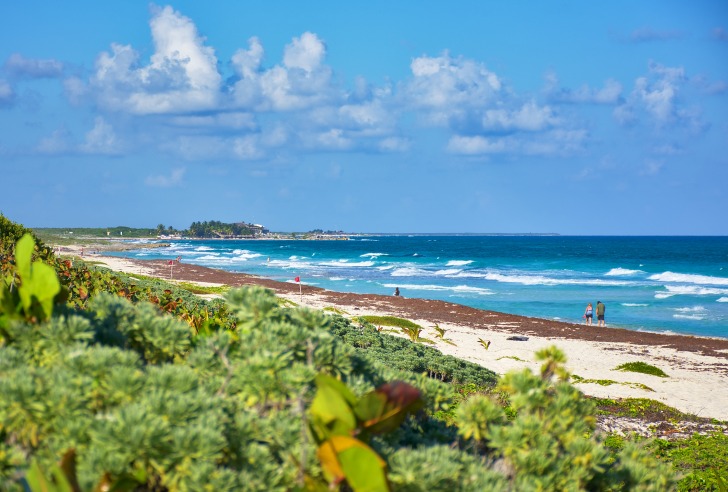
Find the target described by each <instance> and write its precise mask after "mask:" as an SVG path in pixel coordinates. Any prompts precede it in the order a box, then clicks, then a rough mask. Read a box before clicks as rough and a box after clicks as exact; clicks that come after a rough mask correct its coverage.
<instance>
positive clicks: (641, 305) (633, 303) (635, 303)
mask: <svg viewBox="0 0 728 492" xmlns="http://www.w3.org/2000/svg"><path fill="white" fill-rule="evenodd" d="M622 306H626V307H645V306H649V304H641V303H638V302H623V303H622Z"/></svg>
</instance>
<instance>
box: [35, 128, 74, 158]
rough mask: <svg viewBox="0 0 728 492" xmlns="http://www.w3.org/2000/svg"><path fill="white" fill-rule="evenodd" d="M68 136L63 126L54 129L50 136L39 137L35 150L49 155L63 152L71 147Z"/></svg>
mask: <svg viewBox="0 0 728 492" xmlns="http://www.w3.org/2000/svg"><path fill="white" fill-rule="evenodd" d="M70 137H71V136H70V134H69V132H68V131H67V130H66V129H64V128H61V129H58V130H54V131H53V133H51V135H50V136H48V137H45V138H42V139H41V141H40V142H39V143H38V146H37V147H36V151H37V152H39V153H41V154H50V155H57V154H65V153H66V152H69V151H70V150H71V148H72V146H71V143H70Z"/></svg>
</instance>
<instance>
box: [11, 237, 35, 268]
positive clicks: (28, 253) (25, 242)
mask: <svg viewBox="0 0 728 492" xmlns="http://www.w3.org/2000/svg"><path fill="white" fill-rule="evenodd" d="M33 249H35V241H34V240H33V236H31V235H30V234H25V235H24V236H23V237H21V238H20V239H19V240H18V243H17V244H16V245H15V269H16V270H17V272H18V275H20V278H24V277H30V260H31V257H32V255H33Z"/></svg>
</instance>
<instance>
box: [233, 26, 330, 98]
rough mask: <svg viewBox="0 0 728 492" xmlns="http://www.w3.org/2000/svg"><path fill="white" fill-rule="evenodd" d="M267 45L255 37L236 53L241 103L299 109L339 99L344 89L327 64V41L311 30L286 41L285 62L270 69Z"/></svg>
mask: <svg viewBox="0 0 728 492" xmlns="http://www.w3.org/2000/svg"><path fill="white" fill-rule="evenodd" d="M263 53H264V51H263V47H262V45H261V44H260V41H259V40H258V39H257V38H255V37H253V38H250V39H249V40H248V49H241V50H238V51H237V52H236V53H235V55H234V56H233V59H232V62H233V68H234V69H235V71H236V73H237V75H238V77H239V80H238V81H237V82H236V83H235V84H234V86H233V96H234V99H235V101H236V103H237V105H238V106H240V107H244V108H251V109H256V110H259V111H295V110H303V109H307V108H312V107H315V106H320V105H322V104H327V103H335V102H337V101H341V100H342V99H343V96H344V93H343V90H342V89H341V88H340V87H338V86H336V85H335V84H334V83H333V81H332V74H333V71H332V70H331V68H330V67H328V66H327V65H325V64H324V63H323V62H324V58H325V57H326V45H325V44H324V42H323V41H322V40H321V39H319V37H318V36H317V35H316V34H314V33H311V32H305V33H303V34H302V35H301V36H300V37H298V38H293V40H292V41H291V42H290V43H289V44H288V45H286V47H285V49H284V53H283V63H282V64H280V65H276V66H274V67H272V68H270V69H267V70H265V69H262V68H261V66H260V63H261V60H262V58H263Z"/></svg>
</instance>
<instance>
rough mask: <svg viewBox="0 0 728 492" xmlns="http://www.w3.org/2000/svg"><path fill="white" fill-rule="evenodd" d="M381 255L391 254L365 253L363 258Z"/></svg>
mask: <svg viewBox="0 0 728 492" xmlns="http://www.w3.org/2000/svg"><path fill="white" fill-rule="evenodd" d="M380 256H389V255H388V254H387V253H364V254H363V255H361V258H379V257H380Z"/></svg>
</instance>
